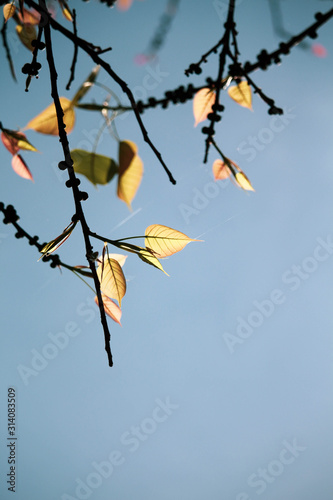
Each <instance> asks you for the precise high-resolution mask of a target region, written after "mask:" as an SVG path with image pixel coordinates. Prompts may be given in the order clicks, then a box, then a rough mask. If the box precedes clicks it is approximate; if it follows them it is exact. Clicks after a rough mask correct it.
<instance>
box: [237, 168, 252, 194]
mask: <svg viewBox="0 0 333 500" xmlns="http://www.w3.org/2000/svg"><path fill="white" fill-rule="evenodd" d="M235 180H236V182H237V184H238V185H239V187H241V188H242V189H245V190H246V191H254V189H253V187H252V185H251V182H250V181H249V179H248V178H247V177H246V175H245V174H244V172H237V173H236V175H235Z"/></svg>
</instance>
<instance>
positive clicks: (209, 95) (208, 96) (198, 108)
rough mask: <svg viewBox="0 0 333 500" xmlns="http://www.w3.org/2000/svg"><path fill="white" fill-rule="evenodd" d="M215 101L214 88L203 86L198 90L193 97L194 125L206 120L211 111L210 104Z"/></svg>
mask: <svg viewBox="0 0 333 500" xmlns="http://www.w3.org/2000/svg"><path fill="white" fill-rule="evenodd" d="M214 103H215V92H214V90H211V89H208V88H204V89H201V90H199V91H198V92H197V93H196V94H195V96H194V99H193V114H194V119H195V123H194V126H195V127H196V126H197V125H198V123H200V122H203V121H204V120H206V118H207V115H208V114H209V113H211V112H212V106H213V104H214Z"/></svg>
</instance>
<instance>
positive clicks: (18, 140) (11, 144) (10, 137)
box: [1, 128, 38, 155]
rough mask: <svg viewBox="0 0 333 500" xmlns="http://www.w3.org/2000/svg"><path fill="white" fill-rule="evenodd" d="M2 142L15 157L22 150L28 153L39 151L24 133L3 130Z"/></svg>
mask: <svg viewBox="0 0 333 500" xmlns="http://www.w3.org/2000/svg"><path fill="white" fill-rule="evenodd" d="M1 140H2V142H3V145H4V146H5V148H6V149H8V151H9V152H10V153H12V154H13V155H15V154H16V153H17V152H18V151H19V150H20V149H24V150H26V151H38V150H37V149H36V148H35V147H34V146H33V145H32V144H31V143H30V142H29V141H28V139H27V138H26V136H25V135H24V134H23V133H22V132H16V131H15V130H8V129H5V128H3V129H2V132H1Z"/></svg>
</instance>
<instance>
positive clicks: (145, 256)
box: [138, 248, 169, 276]
mask: <svg viewBox="0 0 333 500" xmlns="http://www.w3.org/2000/svg"><path fill="white" fill-rule="evenodd" d="M138 256H139V257H140V259H141V260H142V261H143V262H145V263H146V264H150V265H151V266H154V267H157V269H160V271H163V272H164V274H166V275H167V276H169V275H168V273H166V272H165V271H164V269H163V266H162V264H161V263H160V261H159V260H158V259H157V258H156V257H155V255H153V254H152V253H151V252H149V250H147V249H146V248H143V249H142V250H140V252H138Z"/></svg>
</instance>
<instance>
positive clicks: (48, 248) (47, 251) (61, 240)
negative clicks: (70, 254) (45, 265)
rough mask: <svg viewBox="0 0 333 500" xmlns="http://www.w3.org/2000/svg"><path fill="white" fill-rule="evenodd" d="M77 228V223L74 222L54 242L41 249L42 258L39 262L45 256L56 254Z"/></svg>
mask: <svg viewBox="0 0 333 500" xmlns="http://www.w3.org/2000/svg"><path fill="white" fill-rule="evenodd" d="M75 226H76V222H73V221H72V222H71V223H70V224H69V225H68V226H67V227H66V228H65V229H64V230H63V232H62V233H61V234H60V235H59V236H57V237H56V238H55V239H54V240H52V241H50V242H49V243H47V244H46V245H45V246H44V247H43V248H42V249H41V251H40V253H41V254H42V256H41V257H40V258H39V259H38V260H40V259H42V258H43V257H44V255H50V254H51V253H53V252H55V250H57V248H59V247H60V246H61V245H62V244H63V243H64V242H65V241H66V240H67V238H69V237H70V235H71V234H72V232H73V230H74V228H75Z"/></svg>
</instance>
